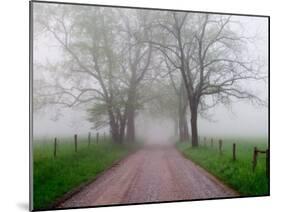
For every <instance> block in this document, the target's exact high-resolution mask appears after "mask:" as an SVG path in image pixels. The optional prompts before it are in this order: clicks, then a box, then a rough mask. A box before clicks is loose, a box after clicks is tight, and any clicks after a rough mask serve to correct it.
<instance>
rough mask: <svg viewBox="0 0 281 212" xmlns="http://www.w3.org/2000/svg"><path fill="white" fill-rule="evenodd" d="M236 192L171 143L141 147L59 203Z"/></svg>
mask: <svg viewBox="0 0 281 212" xmlns="http://www.w3.org/2000/svg"><path fill="white" fill-rule="evenodd" d="M233 196H237V193H236V192H235V191H233V190H231V189H230V188H228V187H226V186H225V185H223V184H222V183H221V182H219V181H218V180H217V179H215V178H214V177H213V176H211V175H210V174H209V173H207V172H206V171H204V170H203V169H202V168H200V167H198V166H197V165H195V164H194V163H192V162H191V161H189V160H187V159H186V158H184V157H183V156H182V155H181V154H180V153H179V152H178V151H177V150H176V149H175V147H173V146H161V147H159V146H155V147H152V148H151V147H150V148H144V149H141V150H139V151H137V152H136V153H134V154H132V155H130V156H129V157H127V158H126V159H124V160H122V161H121V162H120V163H119V164H117V165H116V166H114V167H113V168H111V169H109V170H108V171H106V172H105V173H104V174H103V175H101V176H100V177H99V178H98V179H97V180H96V181H94V182H93V183H91V184H90V185H89V186H87V187H86V188H84V189H83V190H82V191H80V192H79V193H77V194H76V195H74V196H73V197H71V198H70V199H68V200H67V201H65V202H63V203H62V204H61V205H60V206H59V207H83V206H96V205H108V204H127V203H141V202H157V201H171V200H191V199H204V198H216V197H233Z"/></svg>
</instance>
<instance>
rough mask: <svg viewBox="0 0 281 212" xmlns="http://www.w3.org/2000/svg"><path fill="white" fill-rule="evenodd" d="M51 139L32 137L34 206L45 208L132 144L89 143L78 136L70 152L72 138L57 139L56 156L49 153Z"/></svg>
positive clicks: (101, 169)
mask: <svg viewBox="0 0 281 212" xmlns="http://www.w3.org/2000/svg"><path fill="white" fill-rule="evenodd" d="M53 148H54V147H53V142H52V141H50V140H49V141H48V140H46V139H45V141H43V140H41V141H36V140H35V141H34V145H33V165H34V166H33V186H34V193H33V194H34V195H33V196H34V199H33V201H34V209H37V210H38V209H46V208H49V207H50V205H51V204H52V203H54V201H55V200H57V199H58V198H59V197H61V196H62V195H64V194H65V193H67V192H68V191H70V190H71V189H73V188H75V187H77V186H79V185H80V184H81V183H83V182H86V181H88V180H91V179H94V178H95V176H97V175H98V174H99V173H101V172H102V171H104V170H105V169H107V168H109V167H110V166H111V165H112V164H113V163H114V162H115V161H117V160H118V159H121V158H123V157H125V156H126V155H127V154H128V153H129V152H130V151H131V150H133V149H135V148H136V145H118V144H113V143H111V142H109V141H100V143H99V144H96V143H94V142H93V143H92V144H91V145H90V147H88V144H87V139H86V138H79V137H78V152H77V153H75V152H74V142H73V138H64V139H61V140H59V142H58V148H57V157H56V158H54V156H53Z"/></svg>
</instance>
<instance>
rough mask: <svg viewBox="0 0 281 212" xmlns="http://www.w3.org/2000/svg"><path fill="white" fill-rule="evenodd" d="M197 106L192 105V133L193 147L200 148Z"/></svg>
mask: <svg viewBox="0 0 281 212" xmlns="http://www.w3.org/2000/svg"><path fill="white" fill-rule="evenodd" d="M197 108H198V106H197V104H195V103H193V102H192V103H191V104H190V110H191V133H192V141H191V142H192V147H197V146H198V129H197V115H198V114H197Z"/></svg>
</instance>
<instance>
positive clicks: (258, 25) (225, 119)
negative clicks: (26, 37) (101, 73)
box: [33, 5, 268, 144]
mask: <svg viewBox="0 0 281 212" xmlns="http://www.w3.org/2000/svg"><path fill="white" fill-rule="evenodd" d="M40 7H41V5H35V7H34V9H35V12H36V10H37V9H38V11H40V10H42V8H40ZM42 7H43V6H42ZM39 9H40V10H39ZM43 9H44V7H43ZM233 20H234V21H239V23H240V25H241V26H242V27H241V28H239V30H241V29H242V31H243V32H242V33H243V35H244V36H245V37H255V40H254V41H251V42H248V43H247V44H246V47H247V48H246V49H247V51H245V52H246V53H245V52H243V54H245V55H246V54H247V55H248V54H249V55H251V57H254V58H258V59H259V60H260V62H261V63H263V64H264V65H263V67H264V68H263V71H264V72H267V68H266V67H267V63H266V62H267V57H268V55H267V49H268V47H267V39H268V38H267V20H266V19H265V18H255V17H239V16H234V17H233ZM35 21H36V18H35ZM232 28H233V29H234V30H235V27H234V26H233V27H232ZM65 58H66V56H65V55H64V53H63V51H62V50H61V48H60V46H59V43H58V42H57V41H56V39H55V38H54V36H53V35H52V34H50V33H49V34H48V33H46V34H45V31H44V30H42V29H41V28H40V27H37V25H35V28H34V68H33V73H34V80H39V79H40V80H42V76H43V78H44V79H45V80H46V81H47V82H51V81H52V80H49V79H48V78H49V77H50V78H51V77H52V74H53V73H54V72H56V70H54V69H53V70H52V71H51V72H50V71H49V70H45V69H42V68H38V66H37V64H41V65H42V64H43V65H46V64H56V63H59V62H63V61H64V60H65ZM155 60H156V61H157V59H155ZM72 62H73V61H72ZM149 71H151V70H148V72H149ZM62 78H63V79H65V78H64V76H63V75H62ZM62 81H63V80H62ZM71 82H72V81H70V80H68V79H66V80H65V82H63V83H64V84H63V85H67V83H71ZM242 86H244V87H247V89H249V90H251V91H253V93H255V95H257V96H258V97H259V98H261V99H267V98H268V96H267V93H268V88H267V85H266V83H264V82H262V83H261V82H254V81H246V82H244V83H242ZM94 88H98V87H97V86H96V87H94ZM33 89H34V92H36V91H37V90H38V91H39V88H38V87H36V84H35V83H34V86H33ZM140 92H141V90H140ZM144 93H145V91H144ZM152 106H153V105H152ZM88 108H89V104H85V105H79V106H77V107H64V106H61V105H58V104H46V105H44V107H42V108H40V109H39V110H34V112H33V134H34V137H54V136H69V135H73V134H79V135H86V134H87V133H88V132H90V131H91V132H100V133H103V132H105V133H107V134H109V133H110V127H109V126H108V125H107V126H104V127H100V128H98V129H96V128H95V127H94V124H93V123H91V122H89V117H88V116H89V114H88V113H87V109H88ZM205 113H206V115H207V118H206V117H202V116H200V115H199V117H198V134H199V136H221V137H226V136H234V137H235V136H236V137H243V136H253V137H259V136H263V137H265V136H268V108H267V107H264V106H257V105H254V104H251V103H250V102H249V101H247V100H239V101H238V100H237V99H236V100H233V102H232V103H231V104H230V105H229V106H225V105H223V104H218V105H216V106H215V107H214V108H212V109H209V110H208V111H207V112H205ZM187 121H188V131H189V133H190V134H191V126H190V113H189V112H187ZM135 131H136V132H135V133H136V137H137V139H139V140H142V141H144V142H146V143H156V144H163V143H170V142H173V141H175V140H177V138H176V136H175V125H174V120H173V119H172V118H171V117H170V116H169V115H167V116H165V115H163V114H162V115H161V114H160V115H159V114H153V112H151V111H150V112H149V111H147V110H146V107H141V108H140V109H139V110H138V111H137V112H136V119H135Z"/></svg>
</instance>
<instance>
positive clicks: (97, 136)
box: [97, 132, 99, 144]
mask: <svg viewBox="0 0 281 212" xmlns="http://www.w3.org/2000/svg"><path fill="white" fill-rule="evenodd" d="M98 143H99V133H98V132H97V144H98Z"/></svg>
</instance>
